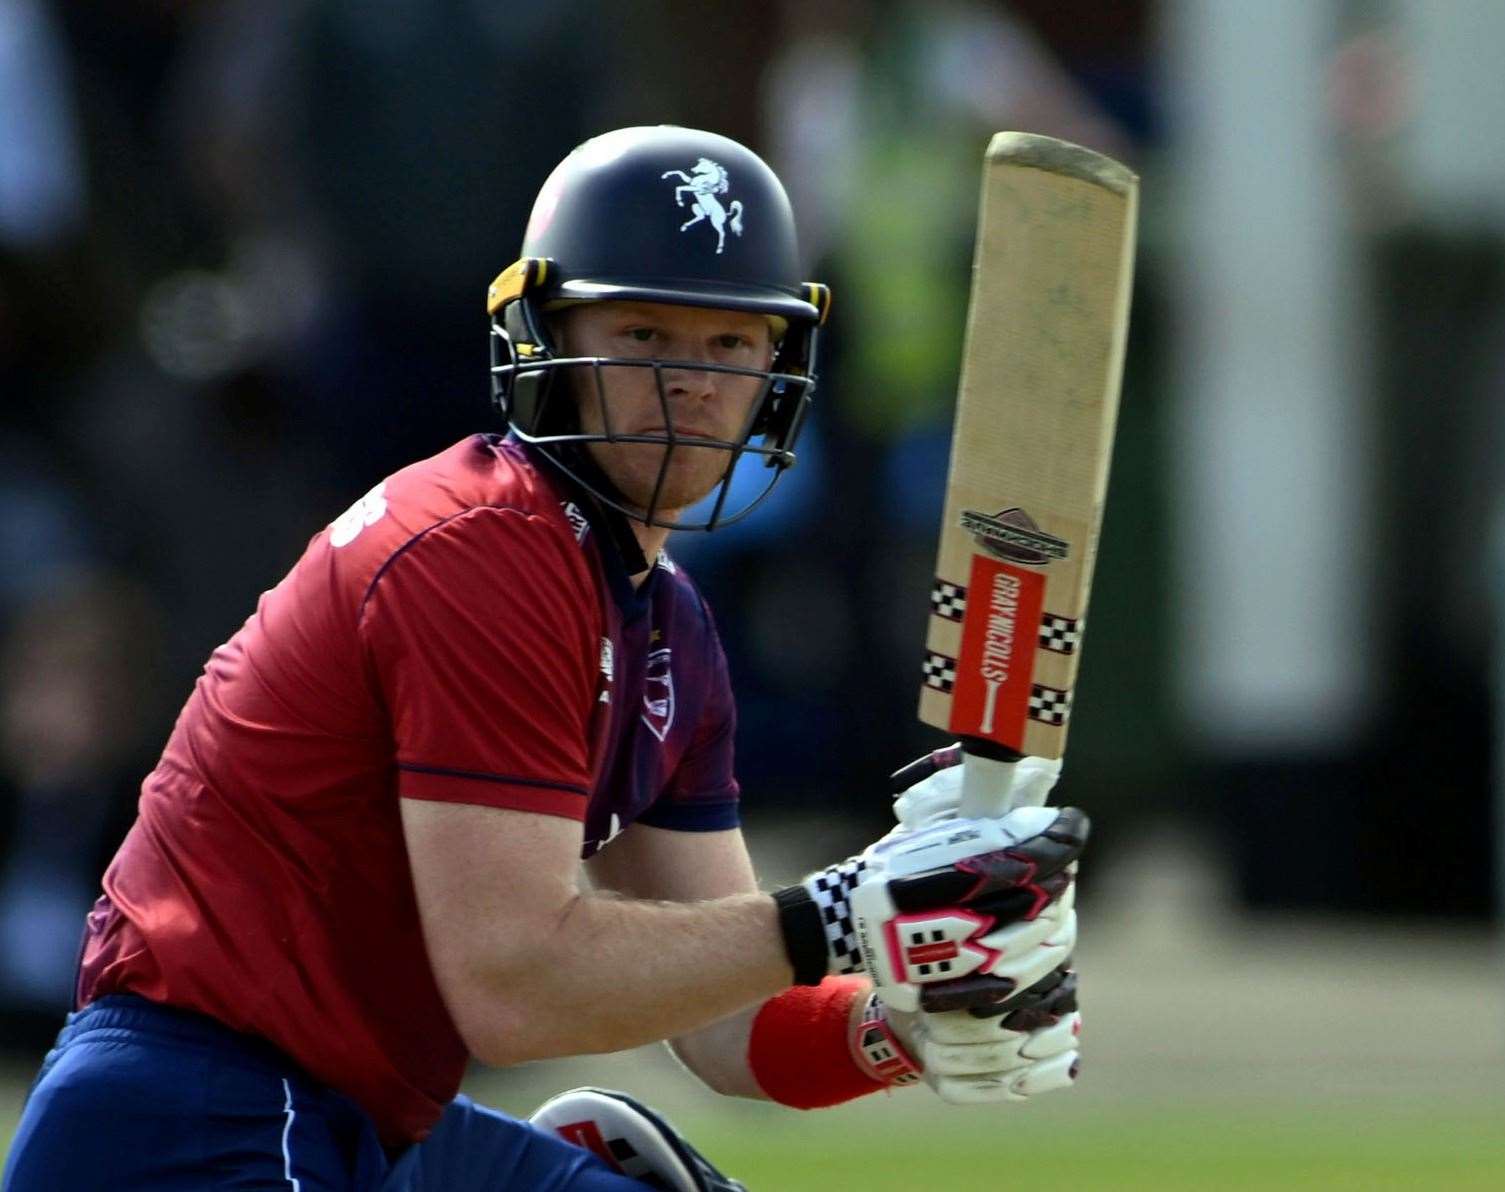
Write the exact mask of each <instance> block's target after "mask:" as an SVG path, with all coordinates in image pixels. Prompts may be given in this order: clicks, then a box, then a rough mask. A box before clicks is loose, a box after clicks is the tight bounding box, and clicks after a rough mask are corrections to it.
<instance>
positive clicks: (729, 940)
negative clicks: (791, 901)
mask: <svg viewBox="0 0 1505 1192" xmlns="http://www.w3.org/2000/svg"><path fill="white" fill-rule="evenodd" d="M791 976H792V974H791V971H790V968H789V962H788V959H787V957H786V956H785V953H784V946H783V940H782V936H781V934H780V931H779V925H778V916H777V911H776V909H775V906H774V903H773V900H772V899H771V898H770V897H769V896H767V895H765V894H751V893H749V894H738V895H733V896H730V897H726V898H719V899H714V900H710V901H704V902H693V903H669V902H651V901H644V900H636V899H623V898H614V897H603V896H593V895H579V896H576V897H574V898H572V899H570V900H569V901H568V902H567V903H566V904H565V905H564V906H563V907H562V908H561V909H560V912H559V914H558V916H557V917H556V919H555V921H554V922H553V924H552V925H551V930H550V931H548V932H545V933H539V934H538V937H537V938H536V939H534V940H533V941H531V943H530V946H528V947H525V948H519V947H518V946H517V941H516V940H510V941H507V946H505V948H500V949H499V950H498V953H497V960H496V963H495V964H493V965H490V966H487V968H486V970H485V971H483V972H481V973H478V974H477V975H476V984H477V985H478V986H479V988H477V989H474V990H473V991H471V993H470V994H469V995H468V996H467V1000H468V1001H469V1002H470V1003H471V1004H472V1005H474V1004H475V1003H476V1002H477V1001H478V1000H479V1001H482V1002H483V1004H485V1005H487V1006H489V1007H490V1010H489V1013H488V1012H485V1011H483V1012H482V1013H481V1014H479V1015H477V1014H474V1013H472V1014H470V1015H467V1017H468V1018H469V1020H470V1027H471V1029H470V1031H469V1032H468V1036H467V1038H468V1042H469V1043H470V1044H471V1047H472V1049H473V1050H474V1051H475V1052H476V1054H477V1055H478V1056H479V1057H480V1058H481V1059H483V1060H486V1061H487V1062H490V1063H494V1064H515V1063H522V1062H525V1061H527V1060H534V1059H542V1058H547V1057H551V1056H563V1055H576V1054H582V1053H593V1052H604V1051H618V1050H623V1049H626V1048H630V1047H636V1046H639V1045H641V1044H644V1043H650V1042H655V1041H658V1040H662V1039H666V1038H671V1037H675V1036H682V1035H687V1034H689V1033H691V1032H695V1031H698V1030H700V1029H702V1028H705V1027H706V1026H708V1025H709V1024H711V1023H715V1022H717V1020H720V1019H724V1018H726V1017H727V1016H729V1015H732V1014H734V1013H736V1012H737V1011H738V1010H742V1009H744V1008H747V1007H749V1006H756V1005H758V1004H759V1003H761V1002H762V1001H763V1000H765V999H766V998H768V997H771V996H772V995H773V994H775V993H777V992H778V991H779V990H781V989H783V988H785V987H787V986H788V984H789V982H790V980H791ZM478 1019H479V1021H478Z"/></svg>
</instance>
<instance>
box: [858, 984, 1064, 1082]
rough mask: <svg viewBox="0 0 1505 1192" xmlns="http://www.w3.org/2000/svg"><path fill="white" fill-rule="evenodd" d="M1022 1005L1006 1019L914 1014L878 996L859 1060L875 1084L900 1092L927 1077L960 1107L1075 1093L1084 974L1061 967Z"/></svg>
mask: <svg viewBox="0 0 1505 1192" xmlns="http://www.w3.org/2000/svg"><path fill="white" fill-rule="evenodd" d="M1016 1000H1017V1001H1018V1002H1019V1003H1021V1006H1020V1008H1019V1009H1011V1010H1008V1011H1007V1012H1005V1013H997V1014H979V1013H978V1012H975V1011H965V1010H956V1011H950V1012H947V1013H941V1014H930V1013H917V1014H909V1013H905V1012H903V1011H900V1010H894V1009H891V1008H890V1007H888V1006H885V1005H884V1004H883V1002H882V1000H881V999H880V998H879V997H878V995H877V994H873V995H871V996H870V997H869V998H868V1000H867V1003H866V1005H865V1006H864V1008H863V1012H862V1015H861V1017H860V1020H859V1021H858V1022H857V1023H856V1025H855V1029H854V1032H853V1048H852V1050H853V1055H854V1057H855V1058H856V1060H857V1063H858V1065H859V1066H860V1067H862V1068H863V1070H864V1071H866V1072H867V1073H868V1074H869V1075H871V1076H872V1077H873V1078H874V1079H875V1080H881V1081H883V1082H884V1083H885V1084H889V1085H893V1086H896V1087H898V1086H903V1085H906V1084H912V1083H916V1082H918V1081H919V1080H921V1079H923V1080H924V1082H925V1083H926V1084H928V1085H930V1087H931V1088H932V1089H934V1090H935V1092H936V1095H937V1096H939V1097H940V1098H941V1099H942V1100H944V1101H948V1102H950V1103H952V1104H954V1105H975V1104H984V1103H990V1102H999V1101H1005V1102H1006V1101H1026V1100H1028V1099H1029V1098H1030V1097H1033V1096H1036V1095H1037V1094H1040V1093H1048V1092H1052V1091H1054V1090H1056V1089H1065V1088H1070V1087H1071V1086H1072V1084H1073V1083H1074V1082H1075V1080H1076V1077H1077V1073H1078V1071H1079V1070H1080V1066H1081V1058H1080V1053H1079V1051H1078V1044H1079V1041H1080V1035H1081V1025H1082V1016H1081V1014H1080V1012H1079V1011H1078V1010H1077V1008H1076V974H1074V973H1072V972H1070V971H1069V970H1067V969H1065V968H1062V969H1058V970H1056V971H1055V972H1053V973H1051V974H1050V975H1049V976H1047V977H1046V978H1045V979H1044V980H1043V981H1041V982H1039V983H1038V985H1037V986H1036V987H1035V988H1034V989H1031V990H1029V991H1027V992H1026V993H1024V994H1021V995H1019V998H1018V999H1016ZM1024 1003H1028V1004H1027V1005H1025V1004H1024Z"/></svg>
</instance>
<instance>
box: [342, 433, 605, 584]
mask: <svg viewBox="0 0 1505 1192" xmlns="http://www.w3.org/2000/svg"><path fill="white" fill-rule="evenodd" d="M321 536H322V537H323V538H324V542H323V544H322V545H323V547H324V548H325V549H326V550H327V552H328V554H329V556H330V560H331V563H332V565H333V566H334V567H335V570H336V573H337V574H338V575H340V576H341V577H342V578H344V579H345V580H346V581H348V582H349V584H350V585H351V586H352V587H353V588H354V589H356V590H357V592H358V594H359V598H360V601H361V603H364V601H365V600H366V599H367V598H369V596H370V594H371V593H372V591H373V590H374V589H375V588H376V586H377V585H378V584H379V582H380V581H381V580H382V579H383V577H384V576H386V575H387V574H388V573H389V572H391V571H392V570H393V569H394V568H400V567H401V566H402V564H403V560H405V559H408V558H409V557H412V556H418V557H421V558H422V559H423V560H424V561H425V565H426V567H427V568H428V569H430V570H432V569H434V568H435V567H438V568H439V569H440V571H441V573H443V572H447V571H448V570H449V568H450V566H452V567H453V568H454V570H455V575H454V577H453V578H454V579H455V580H456V582H464V583H466V584H473V583H476V582H481V581H482V580H483V579H484V578H485V577H486V576H488V575H495V574H496V573H498V572H499V571H504V570H509V569H514V568H517V567H519V566H527V565H528V564H529V563H530V562H531V563H534V564H537V565H538V566H541V567H542V568H543V569H545V570H557V571H558V572H560V573H561V578H563V579H567V580H569V581H571V582H575V583H578V582H582V581H584V580H585V579H586V578H587V576H588V574H589V571H590V568H589V565H588V562H587V560H586V556H585V551H584V548H583V544H582V542H581V539H580V536H579V535H578V534H577V533H576V530H575V528H574V526H573V525H572V524H571V520H570V518H569V516H568V513H567V510H566V508H565V506H564V503H563V502H562V501H561V499H560V496H559V494H558V492H557V490H556V489H555V488H554V486H553V484H552V482H551V481H550V480H549V478H548V477H546V476H544V475H542V474H541V473H540V472H539V470H538V469H537V468H536V467H535V466H534V465H533V464H532V463H531V462H530V461H529V460H528V459H527V458H526V457H525V456H524V455H523V454H522V453H521V452H519V451H516V450H513V449H511V446H510V444H507V443H505V442H503V441H501V440H500V439H498V438H496V437H495V436H489V435H474V436H471V437H470V438H468V439H464V440H462V441H461V442H459V443H456V444H455V445H454V446H452V447H450V448H448V449H447V450H445V451H442V452H440V453H439V454H438V455H435V456H433V457H431V458H429V459H425V460H421V461H419V462H418V463H415V464H412V465H410V466H408V467H406V468H403V469H402V470H401V471H398V472H395V473H393V474H392V475H391V476H388V477H387V478H386V479H384V480H382V481H381V482H380V483H379V484H377V485H375V486H374V487H373V488H372V489H371V490H370V491H369V492H367V493H365V494H364V495H363V496H362V497H360V498H359V499H358V500H357V501H356V502H355V503H354V504H353V505H351V506H350V508H349V509H347V510H346V511H345V512H344V513H342V514H341V515H340V516H339V517H337V518H335V519H334V521H332V522H331V523H330V524H329V526H328V527H327V529H326V530H325V531H324V532H323V533H322V535H321ZM320 545H321V544H320V542H319V537H316V538H315V542H314V549H318V547H319V546H320ZM534 569H536V568H534ZM435 578H436V580H439V579H443V578H445V576H444V575H443V574H441V575H439V576H436V577H435Z"/></svg>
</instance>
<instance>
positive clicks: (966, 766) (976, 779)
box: [959, 737, 1024, 819]
mask: <svg viewBox="0 0 1505 1192" xmlns="http://www.w3.org/2000/svg"><path fill="white" fill-rule="evenodd" d="M1023 756H1024V755H1023V754H1022V753H1020V752H1019V751H1018V750H1016V749H1010V748H1008V747H1007V746H1005V745H998V744H996V743H994V742H992V741H985V740H982V739H980V738H977V737H963V738H962V798H961V806H960V809H959V810H960V814H961V815H963V816H965V817H966V818H968V819H997V818H998V817H999V816H1001V815H1006V814H1008V813H1009V812H1010V811H1012V810H1013V809H1014V797H1013V786H1014V767H1015V766H1016V765H1018V764H1019V759H1020V758H1022V757H1023Z"/></svg>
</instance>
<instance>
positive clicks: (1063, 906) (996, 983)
mask: <svg viewBox="0 0 1505 1192" xmlns="http://www.w3.org/2000/svg"><path fill="white" fill-rule="evenodd" d="M1088 830H1089V821H1088V819H1087V817H1086V815H1085V814H1083V813H1082V812H1081V811H1080V810H1079V809H1077V808H1074V807H1066V808H1060V809H1055V808H1046V807H1023V808H1017V809H1015V810H1014V811H1011V812H1009V813H1008V814H1007V815H1005V816H1002V817H1000V818H998V819H993V820H970V819H958V820H951V821H948V822H944V823H940V824H936V825H933V826H932V827H930V828H927V829H925V830H924V831H922V832H917V833H914V834H912V835H910V836H908V837H901V838H894V839H885V840H884V841H881V842H879V844H878V845H875V846H873V847H872V848H870V849H869V850H868V851H867V852H865V853H864V854H863V856H862V861H863V862H864V866H865V868H864V870H863V871H862V872H861V873H860V874H859V875H858V876H857V880H856V886H855V889H853V891H852V894H851V897H850V905H851V908H852V912H853V920H854V931H853V932H852V935H853V936H854V937H855V938H854V940H853V946H854V949H855V950H857V951H859V952H861V953H862V955H863V961H864V967H865V969H866V971H867V972H868V973H869V974H870V975H871V976H872V977H873V980H874V982H875V984H876V985H877V986H878V987H879V989H880V991H881V992H882V994H883V997H884V999H885V1000H886V1001H887V1002H888V1003H889V1004H890V1005H893V1006H895V1007H897V1008H899V1009H902V1010H917V1009H921V1008H923V1009H925V1010H931V1011H941V1010H958V1009H965V1008H967V1007H969V1006H985V1005H992V1004H997V1003H999V1002H1002V1001H1004V1000H1005V999H1007V998H1008V997H1010V996H1012V995H1013V994H1014V993H1015V992H1017V991H1018V990H1020V989H1023V988H1027V987H1028V986H1029V985H1032V984H1034V983H1035V982H1036V981H1038V980H1039V979H1041V978H1042V977H1044V976H1045V975H1046V974H1047V973H1048V972H1049V971H1050V970H1051V969H1052V968H1054V967H1055V966H1056V965H1058V964H1059V963H1061V961H1062V960H1064V959H1065V958H1066V956H1068V955H1069V954H1070V950H1071V947H1072V946H1073V944H1074V941H1075V930H1076V929H1075V911H1074V910H1073V909H1072V907H1073V904H1074V899H1075V894H1074V892H1073V889H1072V883H1073V874H1074V868H1073V867H1074V865H1075V862H1076V859H1077V857H1078V856H1080V854H1081V851H1082V849H1083V847H1084V845H1085V843H1086V839H1087V834H1088ZM1004 916H1007V918H1004ZM828 922H829V920H828ZM1000 966H1001V967H1000Z"/></svg>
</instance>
